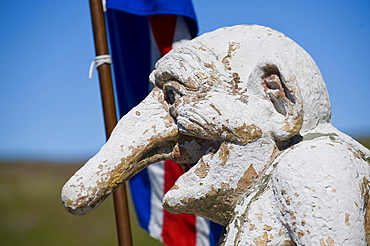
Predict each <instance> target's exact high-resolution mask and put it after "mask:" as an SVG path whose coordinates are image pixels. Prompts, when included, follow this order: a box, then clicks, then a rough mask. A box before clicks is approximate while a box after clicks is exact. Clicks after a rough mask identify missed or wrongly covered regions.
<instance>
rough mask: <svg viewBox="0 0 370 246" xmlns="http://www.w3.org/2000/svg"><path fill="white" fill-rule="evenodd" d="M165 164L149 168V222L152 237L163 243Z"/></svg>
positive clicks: (161, 163) (156, 164) (153, 165)
mask: <svg viewBox="0 0 370 246" xmlns="http://www.w3.org/2000/svg"><path fill="white" fill-rule="evenodd" d="M163 165H164V162H163V161H161V162H157V163H155V164H152V165H150V166H148V167H147V168H148V175H149V181H150V186H151V201H150V203H151V204H150V206H151V212H150V221H149V226H148V228H149V234H150V236H152V237H154V238H156V239H158V240H160V241H163V239H162V227H163V207H162V197H163V188H164V166H163Z"/></svg>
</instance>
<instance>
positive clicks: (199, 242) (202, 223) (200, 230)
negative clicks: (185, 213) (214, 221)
mask: <svg viewBox="0 0 370 246" xmlns="http://www.w3.org/2000/svg"><path fill="white" fill-rule="evenodd" d="M195 223H196V229H197V238H196V244H195V245H196V246H209V242H210V240H209V233H210V229H209V221H208V220H206V219H205V218H202V217H199V216H196V222H195Z"/></svg>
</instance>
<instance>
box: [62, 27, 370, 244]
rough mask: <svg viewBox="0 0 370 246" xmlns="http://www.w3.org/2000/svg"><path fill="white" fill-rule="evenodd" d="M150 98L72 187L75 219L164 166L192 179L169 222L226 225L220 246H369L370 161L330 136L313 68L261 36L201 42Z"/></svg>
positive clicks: (183, 54)
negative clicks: (178, 216) (191, 217)
mask: <svg viewBox="0 0 370 246" xmlns="http://www.w3.org/2000/svg"><path fill="white" fill-rule="evenodd" d="M150 80H151V81H152V83H153V84H154V91H153V92H152V94H151V95H150V96H149V97H148V98H147V99H145V100H144V101H143V102H142V103H141V104H140V105H138V106H137V107H136V108H134V109H132V110H131V111H130V112H129V113H128V114H127V115H126V116H124V117H123V118H122V119H121V120H120V122H119V124H118V125H117V127H116V129H115V130H114V132H113V134H112V137H111V139H110V140H109V141H108V142H107V144H106V145H105V146H103V148H102V150H101V151H100V152H99V153H98V154H97V155H96V156H95V157H93V158H92V159H91V160H90V161H89V162H88V163H87V164H86V165H85V166H84V167H83V168H82V169H81V170H80V171H78V172H77V173H76V174H75V176H73V177H72V178H71V179H70V180H69V181H68V183H67V184H66V185H65V187H64V189H63V193H62V199H63V202H64V204H65V206H66V208H67V209H68V210H70V211H71V212H72V213H75V214H83V213H87V212H89V211H90V210H92V209H94V208H95V207H96V206H97V205H98V204H99V203H100V202H101V200H102V199H103V198H104V197H106V195H108V194H109V193H110V192H111V191H112V190H113V189H114V188H116V187H117V185H118V184H119V183H121V182H123V181H125V180H127V179H129V178H130V177H131V176H132V175H133V174H135V173H136V172H137V171H139V170H141V169H142V168H143V167H145V166H147V165H149V164H151V163H153V162H155V161H158V160H164V159H171V160H174V161H177V162H179V163H182V164H183V166H184V169H187V167H189V166H190V167H191V168H190V170H188V171H187V172H186V173H185V174H184V175H182V176H181V177H180V178H179V179H178V180H177V182H176V184H175V186H174V187H173V188H172V189H171V190H170V191H169V192H167V193H166V194H165V196H164V198H163V205H164V207H165V208H166V209H168V210H169V211H170V212H173V213H194V214H197V215H200V216H203V217H206V218H208V219H211V220H213V221H216V222H218V223H220V224H223V225H226V226H227V230H226V235H225V237H224V238H223V239H221V240H220V245H294V244H295V245H351V246H352V245H366V244H368V245H369V243H370V224H369V223H370V198H369V197H370V194H369V188H370V187H369V180H370V175H369V174H370V163H369V162H370V159H369V158H370V151H369V150H368V149H366V148H364V147H363V146H361V145H360V144H359V143H357V142H356V141H355V140H353V139H352V138H350V137H349V136H347V135H345V134H343V133H341V132H339V131H338V130H337V129H335V128H334V127H333V126H332V125H331V119H330V116H331V106H330V101H329V96H328V93H327V90H326V87H325V83H324V81H323V79H322V77H321V74H320V71H319V69H318V67H317V66H316V64H315V62H314V61H313V60H312V58H311V57H310V56H309V54H307V52H305V51H304V50H303V49H302V48H301V47H300V46H299V45H297V44H296V43H295V42H294V41H292V40H291V39H289V38H288V37H286V36H285V35H283V34H281V33H280V32H277V31H275V30H272V29H270V28H267V27H262V26H247V25H243V26H235V27H227V28H222V29H219V30H216V31H214V32H211V33H207V34H204V35H202V36H200V37H198V38H196V39H194V40H192V41H189V42H187V43H184V44H182V45H181V46H179V47H177V48H176V49H174V50H172V51H171V52H169V53H168V54H167V55H166V56H164V57H163V58H162V59H161V60H160V61H158V63H157V65H156V69H155V70H154V71H153V73H152V74H151V76H150Z"/></svg>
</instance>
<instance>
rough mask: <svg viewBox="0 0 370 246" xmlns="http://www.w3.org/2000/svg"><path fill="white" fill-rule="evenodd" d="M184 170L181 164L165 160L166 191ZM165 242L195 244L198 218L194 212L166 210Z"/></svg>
mask: <svg viewBox="0 0 370 246" xmlns="http://www.w3.org/2000/svg"><path fill="white" fill-rule="evenodd" d="M183 173H184V172H183V171H182V168H181V166H180V165H179V164H176V163H173V162H172V161H165V162H164V193H166V192H167V191H169V190H170V189H171V188H172V186H173V185H174V183H175V181H176V180H177V178H178V177H180V176H181V175H182V174H183ZM163 217H164V218H163V230H162V237H163V242H164V243H165V244H167V245H171V246H184V245H187V246H195V244H196V227H195V223H196V218H195V215H192V214H171V213H169V212H167V210H164V215H163Z"/></svg>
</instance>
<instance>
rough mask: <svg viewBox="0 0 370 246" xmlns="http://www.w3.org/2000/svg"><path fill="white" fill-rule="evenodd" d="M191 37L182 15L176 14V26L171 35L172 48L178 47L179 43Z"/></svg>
mask: <svg viewBox="0 0 370 246" xmlns="http://www.w3.org/2000/svg"><path fill="white" fill-rule="evenodd" d="M190 39H191V34H190V31H189V28H188V25H187V24H186V22H185V20H184V17H182V16H181V15H178V16H177V21H176V28H175V33H174V37H173V43H172V49H174V48H176V47H178V46H179V45H180V44H182V43H184V42H186V41H189V40H190Z"/></svg>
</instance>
